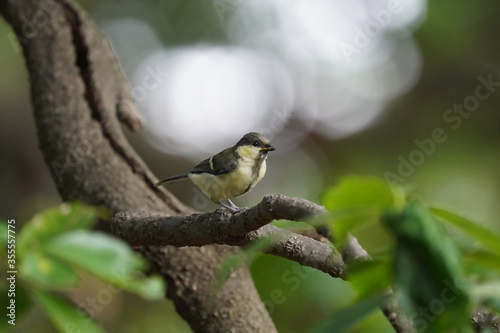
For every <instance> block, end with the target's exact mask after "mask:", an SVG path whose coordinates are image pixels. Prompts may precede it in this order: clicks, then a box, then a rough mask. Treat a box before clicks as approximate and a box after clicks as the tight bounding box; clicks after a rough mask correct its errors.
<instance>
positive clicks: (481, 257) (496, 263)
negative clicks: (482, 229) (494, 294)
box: [463, 249, 500, 279]
mask: <svg viewBox="0 0 500 333" xmlns="http://www.w3.org/2000/svg"><path fill="white" fill-rule="evenodd" d="M463 258H464V266H465V269H466V270H467V272H468V273H469V274H475V275H478V276H479V277H481V278H483V279H484V278H488V277H494V278H499V273H500V254H497V253H495V252H492V251H489V250H483V249H478V250H475V251H474V252H472V253H468V254H467V255H465V256H464V257H463Z"/></svg>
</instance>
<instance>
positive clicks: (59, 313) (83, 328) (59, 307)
mask: <svg viewBox="0 0 500 333" xmlns="http://www.w3.org/2000/svg"><path fill="white" fill-rule="evenodd" d="M34 298H35V300H36V302H37V303H38V304H40V306H41V307H42V309H43V310H44V311H45V313H46V314H47V315H48V317H49V318H50V320H51V321H52V322H53V323H54V326H55V327H56V328H57V329H58V330H59V331H60V332H85V333H104V331H103V330H102V329H101V328H100V327H99V326H97V324H96V323H94V322H93V321H92V320H91V319H90V318H89V317H88V316H87V315H86V314H85V313H84V312H83V311H79V310H77V309H76V308H75V307H74V306H73V305H72V304H70V303H69V302H67V301H65V300H63V299H61V298H60V297H58V296H55V295H53V294H50V293H47V292H44V291H35V292H34Z"/></svg>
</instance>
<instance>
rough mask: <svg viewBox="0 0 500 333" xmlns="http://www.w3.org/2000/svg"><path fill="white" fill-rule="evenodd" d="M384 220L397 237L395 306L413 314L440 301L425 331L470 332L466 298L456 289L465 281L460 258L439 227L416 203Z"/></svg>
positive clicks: (465, 295)
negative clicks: (442, 329)
mask: <svg viewBox="0 0 500 333" xmlns="http://www.w3.org/2000/svg"><path fill="white" fill-rule="evenodd" d="M385 221H386V223H387V225H388V226H389V227H390V229H391V230H392V231H393V233H394V235H395V237H396V248H395V262H394V265H395V278H396V290H397V295H398V297H399V299H398V304H400V306H401V307H402V308H403V309H404V310H405V311H406V312H407V314H408V315H413V314H418V313H420V312H419V311H420V309H429V308H430V307H431V305H432V304H434V303H436V302H440V303H439V304H443V310H442V311H440V313H436V314H435V316H433V320H432V321H429V320H427V321H429V322H428V323H427V325H426V330H425V332H434V331H439V327H449V328H452V327H455V328H457V329H464V331H467V332H469V331H470V330H468V329H467V327H468V321H467V317H468V295H467V293H466V291H465V289H464V288H462V287H459V286H460V285H462V283H463V282H464V280H463V273H462V271H461V268H460V256H459V253H458V251H457V248H456V247H455V246H454V244H453V242H452V241H451V239H450V238H449V237H448V236H447V234H446V233H445V231H444V228H443V227H442V225H441V224H439V223H438V222H436V221H435V220H434V218H433V216H432V214H431V213H430V211H429V209H427V208H426V207H425V206H424V205H423V204H421V203H420V202H419V201H413V202H411V203H409V204H408V206H407V207H406V208H405V209H404V210H403V211H402V212H400V213H399V212H392V213H389V214H387V215H386V218H385ZM443 295H444V296H443ZM449 300H452V301H449ZM420 319H421V318H420ZM417 320H419V319H417Z"/></svg>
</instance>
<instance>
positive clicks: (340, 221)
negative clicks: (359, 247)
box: [322, 176, 404, 245]
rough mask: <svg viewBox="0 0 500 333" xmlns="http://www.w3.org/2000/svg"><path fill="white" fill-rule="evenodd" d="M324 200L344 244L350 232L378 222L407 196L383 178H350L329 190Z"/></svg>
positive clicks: (336, 231)
mask: <svg viewBox="0 0 500 333" xmlns="http://www.w3.org/2000/svg"><path fill="white" fill-rule="evenodd" d="M322 201H323V204H324V205H325V207H326V209H327V210H328V211H329V212H330V214H331V218H332V221H331V227H332V229H333V231H334V234H335V238H336V239H337V240H338V242H339V243H340V244H341V245H342V244H344V242H345V240H346V237H347V234H348V233H349V232H353V231H354V230H355V229H356V228H360V227H362V226H365V225H367V224H370V223H375V222H378V221H379V220H380V217H381V216H382V214H383V213H384V212H385V211H386V210H387V209H388V208H393V207H399V206H400V205H402V203H403V202H404V194H402V191H400V190H399V189H398V188H393V187H391V186H390V185H389V184H388V183H387V182H386V181H385V180H383V179H381V178H377V177H372V176H348V177H345V178H342V179H341V180H340V182H339V184H338V185H336V186H333V187H331V188H329V189H327V190H326V191H325V193H324V194H323V200H322Z"/></svg>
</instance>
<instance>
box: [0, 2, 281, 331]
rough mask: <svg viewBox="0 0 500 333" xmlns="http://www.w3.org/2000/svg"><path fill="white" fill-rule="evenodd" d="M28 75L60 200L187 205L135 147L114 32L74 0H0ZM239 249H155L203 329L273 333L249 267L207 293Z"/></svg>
mask: <svg viewBox="0 0 500 333" xmlns="http://www.w3.org/2000/svg"><path fill="white" fill-rule="evenodd" d="M0 13H1V14H2V15H3V16H4V17H5V19H6V20H7V21H8V22H9V24H10V25H11V26H12V28H13V29H14V32H15V33H16V35H17V36H18V39H19V41H20V43H21V46H22V49H23V53H24V57H25V60H26V65H27V67H28V71H29V74H30V86H31V99H32V103H33V111H34V115H35V120H36V126H37V132H38V140H39V147H40V149H41V150H42V152H43V156H44V159H45V163H46V164H47V166H48V167H49V169H50V171H51V173H52V176H53V178H54V181H55V182H56V185H57V189H58V191H59V193H60V195H61V197H62V199H63V200H67V201H70V200H77V199H78V200H82V201H84V202H87V203H89V204H93V205H101V206H105V207H107V208H109V209H110V210H111V211H113V212H123V211H144V212H161V213H164V214H166V215H177V214H186V213H188V212H189V211H190V210H189V209H188V208H187V207H185V206H183V205H182V204H181V203H180V202H179V201H178V200H177V199H176V198H175V197H174V196H172V195H171V194H170V193H169V192H167V191H165V190H163V189H158V188H155V187H154V186H153V184H154V182H155V181H156V179H155V177H154V176H153V175H152V174H151V172H150V171H149V170H148V168H147V167H146V165H145V164H144V163H143V161H142V160H141V159H140V158H139V157H138V156H137V154H136V153H135V152H134V150H133V149H132V148H131V147H130V146H129V144H128V142H127V141H126V139H125V138H124V135H123V133H122V131H121V127H120V124H119V120H120V121H122V122H123V123H125V124H126V125H128V126H129V127H131V128H132V129H137V128H138V127H139V126H140V122H139V120H138V118H137V117H136V116H135V115H134V111H133V107H132V103H131V101H130V93H129V88H128V86H127V83H126V80H125V78H124V76H123V74H122V72H121V70H120V67H119V64H118V61H117V59H116V57H115V55H114V53H113V51H112V49H111V47H110V44H109V42H108V40H107V38H106V37H105V36H104V35H103V34H102V33H101V31H100V30H99V29H98V28H97V27H96V26H95V25H94V24H93V23H92V21H91V20H90V19H89V18H88V17H87V15H86V14H85V13H84V12H83V11H82V10H81V9H80V8H79V7H78V6H76V5H75V4H74V3H73V2H72V1H63V0H58V1H56V0H2V1H0ZM236 251H238V249H237V248H236V247H228V246H220V245H210V246H204V247H198V248H193V247H185V248H176V247H149V248H144V252H145V253H146V255H147V256H148V257H149V258H151V259H154V260H155V266H156V268H157V269H158V271H160V272H161V274H162V275H163V276H164V278H165V279H166V280H167V281H168V283H169V286H168V296H169V297H170V298H171V299H172V300H173V301H174V303H175V305H176V309H177V311H178V312H179V313H180V314H181V316H182V317H183V318H184V319H185V320H186V321H187V322H188V323H189V324H190V326H191V327H192V328H193V330H194V331H196V332H275V331H276V329H275V327H274V324H273V323H272V321H271V319H270V317H269V315H268V313H267V312H266V310H265V308H264V305H263V303H262V302H261V301H260V299H259V296H258V294H257V292H256V290H255V287H254V285H253V282H252V279H251V277H250V274H249V271H248V268H246V267H242V268H240V269H239V270H238V271H236V272H234V273H233V274H232V275H231V276H229V277H228V279H227V281H226V282H225V284H224V285H223V286H222V287H221V288H220V290H219V292H218V293H216V294H213V293H210V290H211V289H210V287H211V279H212V277H213V276H214V274H215V273H214V272H215V271H216V270H217V268H218V267H219V265H220V264H221V263H222V262H223V260H224V258H225V257H227V256H228V255H229V254H232V253H235V252H236Z"/></svg>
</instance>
